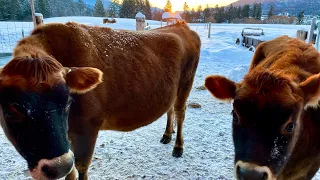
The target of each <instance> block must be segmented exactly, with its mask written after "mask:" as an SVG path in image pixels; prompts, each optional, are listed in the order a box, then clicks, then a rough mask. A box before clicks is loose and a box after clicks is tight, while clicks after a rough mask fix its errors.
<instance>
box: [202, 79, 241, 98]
mask: <svg viewBox="0 0 320 180" xmlns="http://www.w3.org/2000/svg"><path fill="white" fill-rule="evenodd" d="M205 87H206V88H207V89H208V90H209V91H210V92H211V94H212V95H213V96H214V97H216V98H218V99H221V100H231V99H233V98H234V97H235V95H236V89H237V86H236V83H235V82H233V81H231V80H229V79H227V78H225V77H223V76H218V75H214V76H208V77H207V78H206V81H205Z"/></svg>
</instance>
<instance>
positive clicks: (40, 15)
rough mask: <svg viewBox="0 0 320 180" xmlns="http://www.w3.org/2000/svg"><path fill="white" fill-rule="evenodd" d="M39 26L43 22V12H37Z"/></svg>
mask: <svg viewBox="0 0 320 180" xmlns="http://www.w3.org/2000/svg"><path fill="white" fill-rule="evenodd" d="M35 17H36V24H37V26H38V25H40V24H43V15H42V14H41V13H35Z"/></svg>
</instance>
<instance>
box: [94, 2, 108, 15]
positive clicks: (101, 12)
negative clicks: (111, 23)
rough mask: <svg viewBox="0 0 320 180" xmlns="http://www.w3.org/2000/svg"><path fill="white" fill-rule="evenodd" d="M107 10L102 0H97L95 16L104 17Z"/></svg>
mask: <svg viewBox="0 0 320 180" xmlns="http://www.w3.org/2000/svg"><path fill="white" fill-rule="evenodd" d="M105 14H106V12H105V10H104V8H103V4H102V1H101V0H96V4H95V5H94V10H93V16H95V17H103V16H105Z"/></svg>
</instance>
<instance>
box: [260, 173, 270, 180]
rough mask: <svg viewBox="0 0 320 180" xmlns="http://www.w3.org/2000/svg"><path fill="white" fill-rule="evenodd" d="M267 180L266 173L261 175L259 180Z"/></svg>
mask: <svg viewBox="0 0 320 180" xmlns="http://www.w3.org/2000/svg"><path fill="white" fill-rule="evenodd" d="M266 179H268V173H266V172H265V173H263V175H262V178H261V180H266Z"/></svg>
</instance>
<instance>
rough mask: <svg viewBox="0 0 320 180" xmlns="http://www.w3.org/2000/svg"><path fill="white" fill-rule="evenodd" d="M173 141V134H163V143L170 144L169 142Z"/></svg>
mask: <svg viewBox="0 0 320 180" xmlns="http://www.w3.org/2000/svg"><path fill="white" fill-rule="evenodd" d="M170 141H171V136H168V135H165V134H164V135H163V136H162V138H161V140H160V142H161V143H162V144H168V143H169V142H170Z"/></svg>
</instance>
